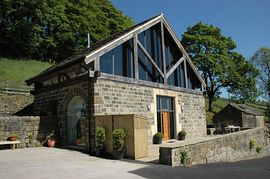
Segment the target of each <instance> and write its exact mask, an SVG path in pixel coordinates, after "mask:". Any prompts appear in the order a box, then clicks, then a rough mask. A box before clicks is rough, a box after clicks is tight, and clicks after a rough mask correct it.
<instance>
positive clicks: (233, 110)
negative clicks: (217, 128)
mask: <svg viewBox="0 0 270 179" xmlns="http://www.w3.org/2000/svg"><path fill="white" fill-rule="evenodd" d="M214 123H215V124H216V125H220V124H227V125H235V126H240V127H243V128H254V127H264V115H263V113H261V112H259V111H257V110H255V109H254V108H252V107H250V106H248V105H246V104H236V103H230V104H228V105H227V106H226V107H225V108H223V109H222V110H221V111H220V112H218V113H217V114H216V115H215V116H214Z"/></svg>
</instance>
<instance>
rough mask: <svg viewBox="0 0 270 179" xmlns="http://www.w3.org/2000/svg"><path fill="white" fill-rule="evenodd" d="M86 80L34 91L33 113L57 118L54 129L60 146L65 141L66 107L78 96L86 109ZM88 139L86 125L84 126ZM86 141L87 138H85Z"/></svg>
mask: <svg viewBox="0 0 270 179" xmlns="http://www.w3.org/2000/svg"><path fill="white" fill-rule="evenodd" d="M87 79H88V78H85V79H83V80H77V81H75V82H72V83H67V84H62V85H61V86H57V87H54V88H48V89H41V90H37V91H35V98H34V112H35V115H42V116H48V117H50V116H57V118H56V121H57V124H56V128H57V131H58V134H59V137H60V139H61V145H65V141H66V120H67V109H66V108H67V105H68V103H69V102H70V101H71V99H72V98H73V97H75V96H80V97H82V98H84V99H85V101H86V108H87V107H88V102H89V100H88V99H89V97H88V81H87ZM85 128H86V129H84V130H83V131H85V132H86V134H85V135H86V136H87V137H88V125H86V126H85ZM87 141H88V138H87Z"/></svg>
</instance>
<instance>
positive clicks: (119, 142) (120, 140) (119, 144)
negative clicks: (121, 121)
mask: <svg viewBox="0 0 270 179" xmlns="http://www.w3.org/2000/svg"><path fill="white" fill-rule="evenodd" d="M125 136H126V133H125V131H124V129H121V128H119V129H115V130H114V131H113V133H112V140H113V149H118V150H122V149H123V148H124V145H125V142H124V138H125Z"/></svg>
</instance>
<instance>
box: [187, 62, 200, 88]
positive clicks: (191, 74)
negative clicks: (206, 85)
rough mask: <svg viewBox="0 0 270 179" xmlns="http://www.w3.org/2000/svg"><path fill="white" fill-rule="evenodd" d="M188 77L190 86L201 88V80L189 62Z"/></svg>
mask: <svg viewBox="0 0 270 179" xmlns="http://www.w3.org/2000/svg"><path fill="white" fill-rule="evenodd" d="M187 77H188V88H190V89H195V90H201V82H200V80H199V79H198V77H197V75H196V74H195V72H194V71H193V69H192V68H191V66H190V65H189V64H188V63H187Z"/></svg>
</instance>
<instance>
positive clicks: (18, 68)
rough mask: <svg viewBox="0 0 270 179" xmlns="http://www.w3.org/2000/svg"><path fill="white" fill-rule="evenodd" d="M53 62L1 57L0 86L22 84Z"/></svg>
mask: <svg viewBox="0 0 270 179" xmlns="http://www.w3.org/2000/svg"><path fill="white" fill-rule="evenodd" d="M50 66H51V64H49V63H47V62H40V61H35V60H20V59H8V58H1V57H0V87H3V86H6V84H7V83H8V84H9V85H10V86H22V85H25V83H24V81H25V80H26V79H29V78H31V77H33V76H35V75H37V74H38V73H40V72H41V71H43V70H45V69H47V68H49V67H50Z"/></svg>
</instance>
